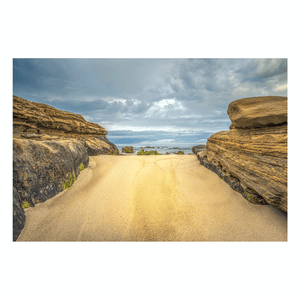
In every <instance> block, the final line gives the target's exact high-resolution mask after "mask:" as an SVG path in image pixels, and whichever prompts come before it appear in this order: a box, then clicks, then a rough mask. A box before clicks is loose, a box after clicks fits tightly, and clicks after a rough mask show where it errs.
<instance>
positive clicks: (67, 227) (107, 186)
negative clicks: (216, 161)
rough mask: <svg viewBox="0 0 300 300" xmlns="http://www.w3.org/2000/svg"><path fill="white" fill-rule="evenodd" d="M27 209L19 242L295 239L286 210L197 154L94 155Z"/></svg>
mask: <svg viewBox="0 0 300 300" xmlns="http://www.w3.org/2000/svg"><path fill="white" fill-rule="evenodd" d="M25 213H26V223H25V227H24V229H23V231H22V232H21V234H20V236H19V238H18V241H287V217H286V215H285V214H284V213H282V212H280V211H278V210H277V209H276V208H273V207H271V206H267V205H264V206H261V205H255V204H252V203H249V202H248V201H247V200H245V199H244V198H243V197H242V195H241V194H239V193H237V192H235V191H233V190H232V189H231V188H230V187H229V186H228V185H227V184H226V183H225V182H224V181H222V180H221V179H220V178H219V177H218V176H217V175H216V174H214V173H213V172H211V171H209V170H207V169H206V168H204V167H203V166H201V165H200V163H199V161H198V160H197V158H196V156H195V155H180V156H179V155H178V156H175V155H172V156H170V155H159V156H136V155H132V156H130V155H128V156H112V155H102V156H94V157H90V164H89V167H88V168H87V169H85V170H84V171H82V172H81V173H80V175H79V177H78V179H77V181H76V182H75V183H74V184H73V186H72V187H70V188H69V189H67V190H65V191H63V192H61V193H59V194H58V195H56V196H55V197H53V198H51V199H49V200H47V201H46V202H44V203H40V204H37V205H36V207H33V208H27V209H25Z"/></svg>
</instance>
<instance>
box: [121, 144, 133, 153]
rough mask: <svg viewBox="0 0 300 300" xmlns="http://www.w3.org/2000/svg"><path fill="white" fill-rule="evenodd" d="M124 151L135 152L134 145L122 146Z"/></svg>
mask: <svg viewBox="0 0 300 300" xmlns="http://www.w3.org/2000/svg"><path fill="white" fill-rule="evenodd" d="M122 152H124V153H128V152H129V153H134V151H133V147H132V146H126V147H124V148H122Z"/></svg>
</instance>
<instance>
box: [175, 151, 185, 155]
mask: <svg viewBox="0 0 300 300" xmlns="http://www.w3.org/2000/svg"><path fill="white" fill-rule="evenodd" d="M176 154H177V155H178V154H184V151H178V152H177V153H176Z"/></svg>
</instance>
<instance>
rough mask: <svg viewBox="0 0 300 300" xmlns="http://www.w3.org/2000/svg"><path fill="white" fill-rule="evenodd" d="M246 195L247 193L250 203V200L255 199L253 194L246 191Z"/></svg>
mask: <svg viewBox="0 0 300 300" xmlns="http://www.w3.org/2000/svg"><path fill="white" fill-rule="evenodd" d="M245 193H246V196H247V200H248V201H250V200H251V198H253V197H254V196H253V195H251V194H249V193H247V192H246V191H245Z"/></svg>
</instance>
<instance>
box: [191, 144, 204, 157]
mask: <svg viewBox="0 0 300 300" xmlns="http://www.w3.org/2000/svg"><path fill="white" fill-rule="evenodd" d="M204 149H205V145H198V146H194V147H192V151H193V153H194V154H196V155H197V153H198V152H200V151H203V150H204Z"/></svg>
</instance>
